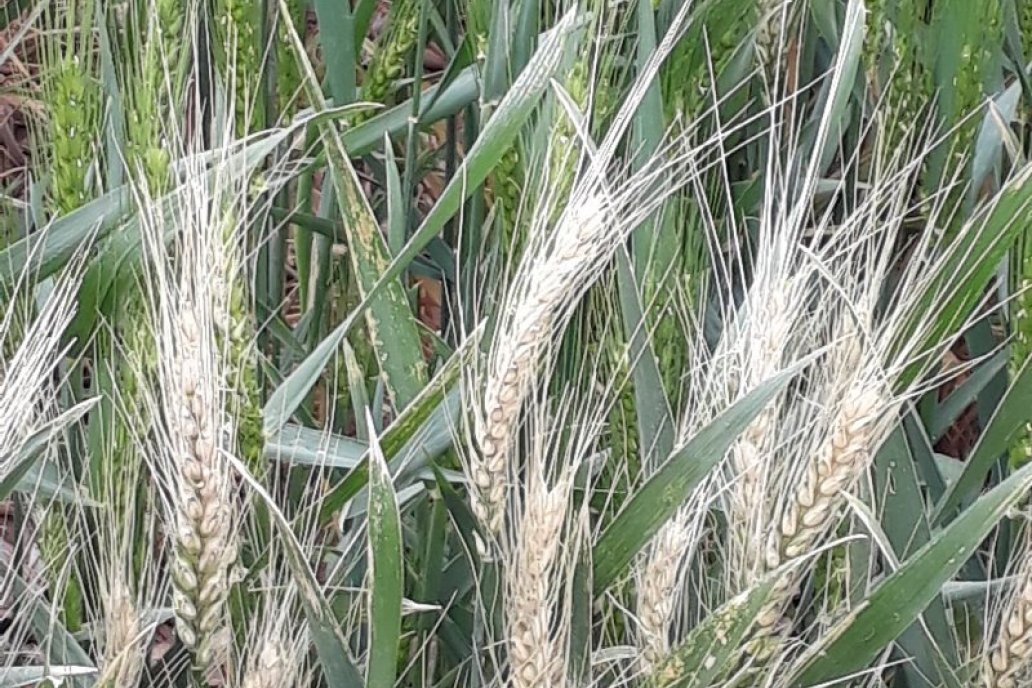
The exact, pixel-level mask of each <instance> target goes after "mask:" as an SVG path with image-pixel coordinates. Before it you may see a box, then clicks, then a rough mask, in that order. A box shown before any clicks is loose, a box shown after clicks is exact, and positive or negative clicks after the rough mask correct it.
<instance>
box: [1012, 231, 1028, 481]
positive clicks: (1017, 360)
mask: <svg viewBox="0 0 1032 688" xmlns="http://www.w3.org/2000/svg"><path fill="white" fill-rule="evenodd" d="M1015 262H1016V265H1015V268H1016V269H1015V274H1016V275H1017V280H1016V281H1017V284H1016V285H1015V287H1016V289H1015V291H1016V296H1015V297H1014V300H1013V301H1012V304H1011V334H1012V335H1013V339H1012V340H1011V349H1010V372H1011V376H1012V377H1013V376H1014V375H1016V374H1017V372H1018V370H1019V369H1020V368H1021V366H1022V365H1023V364H1024V363H1025V361H1026V360H1027V359H1028V357H1029V355H1032V241H1029V239H1028V237H1025V238H1024V240H1023V241H1021V242H1019V249H1018V257H1017V260H1016V261H1015ZM1030 459H1032V423H1026V424H1025V428H1024V429H1023V430H1022V432H1020V433H1019V434H1018V437H1017V438H1016V439H1015V440H1014V444H1013V445H1012V446H1011V450H1010V460H1011V464H1012V465H1013V466H1020V465H1022V464H1025V463H1027V462H1028V461H1029V460H1030Z"/></svg>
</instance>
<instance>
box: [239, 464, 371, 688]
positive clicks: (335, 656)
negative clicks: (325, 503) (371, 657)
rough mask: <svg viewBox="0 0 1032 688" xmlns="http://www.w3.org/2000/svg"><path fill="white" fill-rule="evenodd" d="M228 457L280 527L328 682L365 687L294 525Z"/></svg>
mask: <svg viewBox="0 0 1032 688" xmlns="http://www.w3.org/2000/svg"><path fill="white" fill-rule="evenodd" d="M227 459H228V461H229V462H230V463H231V464H232V466H233V467H234V468H235V469H236V471H237V474H238V475H239V476H240V478H241V479H242V480H243V481H244V482H246V483H247V484H248V485H250V487H251V489H253V490H254V492H255V494H256V495H257V496H258V497H259V498H260V499H261V501H262V502H263V503H264V504H265V507H266V509H267V510H268V514H269V516H270V517H271V520H272V523H273V525H274V526H275V527H276V530H277V531H279V535H280V537H279V538H278V544H279V545H280V546H282V547H283V549H284V552H285V553H286V555H287V563H288V564H289V565H290V569H291V571H292V572H293V574H294V577H293V579H292V581H291V582H292V584H293V585H296V586H297V588H298V592H299V593H300V594H299V595H298V598H299V599H300V600H301V605H302V607H303V608H304V611H305V617H306V618H307V620H308V632H309V633H310V634H311V636H312V642H313V643H314V644H315V649H316V653H317V654H318V657H319V664H320V666H321V667H322V673H323V676H324V677H325V679H326V682H327V685H332V686H340V687H341V688H364V685H365V684H364V682H363V681H362V677H361V675H360V674H359V673H358V669H356V668H355V665H354V663H353V662H352V661H351V655H350V654H349V652H348V642H347V639H346V638H345V637H344V634H343V632H342V631H341V626H340V623H339V622H338V621H337V619H336V617H335V616H334V613H333V607H332V606H331V605H330V602H329V600H327V599H326V595H325V594H323V590H322V588H321V587H320V585H319V581H318V580H317V579H316V577H315V573H314V572H313V571H312V568H311V566H310V565H309V563H308V556H307V554H306V553H305V551H304V550H303V549H302V547H301V543H300V542H298V540H297V537H296V536H295V535H294V531H293V529H292V528H291V527H290V524H289V523H288V522H287V519H286V518H284V516H283V513H282V512H281V511H280V509H279V507H278V506H277V505H276V502H275V500H274V499H273V498H272V496H271V495H269V493H268V492H267V491H266V490H265V487H264V486H263V485H262V484H261V483H259V482H258V481H257V480H255V478H254V476H252V475H251V473H250V472H249V471H248V470H247V467H246V466H244V465H243V464H242V463H241V462H240V460H239V459H237V458H236V457H234V456H232V455H229V456H227Z"/></svg>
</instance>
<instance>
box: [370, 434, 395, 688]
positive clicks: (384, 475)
mask: <svg viewBox="0 0 1032 688" xmlns="http://www.w3.org/2000/svg"><path fill="white" fill-rule="evenodd" d="M367 426H368V429H369V430H368V431H369V465H370V470H369V506H368V509H369V519H368V520H369V664H368V667H367V668H366V686H367V688H392V687H393V686H394V679H395V674H396V670H397V664H398V640H399V638H400V637H401V599H402V595H403V593H404V588H403V581H402V568H403V563H402V560H401V517H400V515H399V514H398V503H397V498H396V497H395V494H394V485H393V484H392V483H391V474H390V471H388V470H387V462H386V461H384V458H383V452H382V451H380V445H379V442H378V441H377V439H376V430H375V428H374V427H373V421H372V418H367Z"/></svg>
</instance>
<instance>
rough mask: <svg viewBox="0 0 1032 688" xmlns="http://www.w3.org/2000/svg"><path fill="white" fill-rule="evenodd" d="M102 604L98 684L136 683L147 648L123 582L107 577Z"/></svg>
mask: <svg viewBox="0 0 1032 688" xmlns="http://www.w3.org/2000/svg"><path fill="white" fill-rule="evenodd" d="M106 588H107V589H106V590H105V591H104V593H103V595H102V598H103V599H102V601H103V608H104V617H103V625H104V637H103V648H104V652H103V660H102V661H101V665H100V666H101V672H100V675H99V676H98V678H97V683H96V685H97V686H100V687H101V688H120V687H121V686H135V685H136V684H137V683H138V682H139V679H140V676H141V675H142V673H143V669H144V666H145V660H146V652H147V648H145V647H144V644H143V636H142V633H141V630H142V625H141V623H140V612H139V609H138V607H137V604H136V599H135V598H134V597H133V595H132V594H131V593H130V591H129V588H128V587H127V586H126V584H125V582H124V581H122V580H119V579H117V578H112V579H111V580H109V581H107V585H106Z"/></svg>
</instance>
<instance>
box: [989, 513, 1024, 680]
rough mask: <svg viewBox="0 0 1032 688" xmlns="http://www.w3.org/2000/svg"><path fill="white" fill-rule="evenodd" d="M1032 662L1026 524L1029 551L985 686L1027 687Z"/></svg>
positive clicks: (993, 650)
mask: <svg viewBox="0 0 1032 688" xmlns="http://www.w3.org/2000/svg"><path fill="white" fill-rule="evenodd" d="M1030 659H1032V530H1030V529H1029V527H1028V525H1027V524H1026V527H1025V550H1024V553H1023V556H1022V560H1021V568H1020V570H1019V571H1018V574H1017V581H1015V584H1014V588H1013V592H1012V593H1011V596H1010V598H1009V599H1008V600H1007V604H1006V606H1005V607H1004V611H1003V618H1002V621H1001V623H1000V629H999V631H998V633H997V636H996V645H995V647H992V648H990V653H989V656H988V658H987V660H986V662H985V665H984V677H985V685H986V686H991V687H992V688H1017V686H1019V685H1027V682H1026V681H1024V680H1022V678H1026V679H1027V676H1028V670H1029V667H1030V665H1032V663H1030V661H1029V660H1030Z"/></svg>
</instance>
